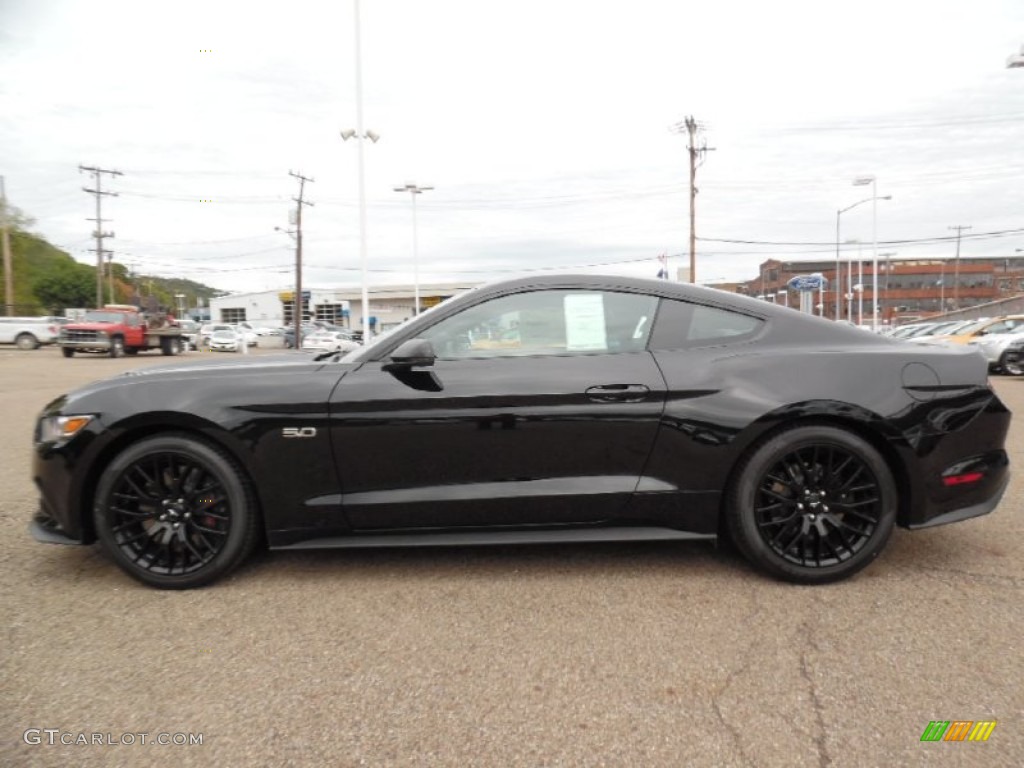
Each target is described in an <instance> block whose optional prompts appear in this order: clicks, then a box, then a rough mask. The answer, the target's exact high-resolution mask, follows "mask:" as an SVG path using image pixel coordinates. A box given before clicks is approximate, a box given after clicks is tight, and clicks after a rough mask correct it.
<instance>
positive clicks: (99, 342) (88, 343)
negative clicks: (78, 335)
mask: <svg viewBox="0 0 1024 768" xmlns="http://www.w3.org/2000/svg"><path fill="white" fill-rule="evenodd" d="M59 343H60V345H61V346H62V347H70V348H71V349H110V339H109V338H106V339H92V340H84V339H82V340H74V339H61V340H60V342H59Z"/></svg>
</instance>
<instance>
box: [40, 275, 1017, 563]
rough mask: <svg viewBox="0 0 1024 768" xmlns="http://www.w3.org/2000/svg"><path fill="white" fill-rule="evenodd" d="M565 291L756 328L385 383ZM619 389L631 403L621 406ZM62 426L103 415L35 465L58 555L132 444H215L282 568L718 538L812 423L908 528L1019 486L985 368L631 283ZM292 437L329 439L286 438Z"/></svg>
mask: <svg viewBox="0 0 1024 768" xmlns="http://www.w3.org/2000/svg"><path fill="white" fill-rule="evenodd" d="M560 287H569V288H582V289H604V290H615V291H625V292H638V293H652V294H654V295H658V296H660V297H662V298H663V299H670V300H671V299H674V300H682V301H690V302H695V303H697V304H702V305H706V306H712V307H720V308H723V309H729V310H732V311H737V312H741V313H745V314H748V315H750V316H752V317H757V318H761V319H762V320H763V321H764V324H763V327H762V329H761V331H760V332H759V333H758V334H757V335H756V337H755V338H752V339H747V340H744V341H741V342H737V343H723V344H717V345H708V346H703V347H701V346H693V347H690V348H682V349H678V350H672V349H657V350H652V351H648V352H639V353H624V354H604V355H597V354H595V355H576V356H543V357H541V356H538V357H516V358H501V357H494V358H483V359H473V360H437V361H436V362H435V364H434V365H433V366H432V367H431V368H429V369H424V370H419V371H412V372H408V371H405V372H403V371H396V370H390V371H389V370H386V369H387V368H388V367H389V366H388V364H387V363H388V360H389V355H390V353H391V352H392V351H393V350H394V349H396V348H397V347H398V346H399V345H400V344H401V343H402V342H404V341H406V340H408V339H412V338H417V334H418V333H419V332H420V331H421V330H422V329H424V328H427V327H429V326H430V325H432V324H433V323H435V322H437V321H438V320H441V319H444V318H445V317H448V316H451V315H453V314H455V313H456V312H459V311H461V310H463V309H465V308H466V307H467V306H469V305H471V304H475V303H478V302H482V301H485V300H488V299H491V298H495V297H497V296H500V295H504V294H507V293H515V292H520V291H526V290H533V289H551V288H560ZM655 325H656V327H657V320H656V321H655ZM477 371H479V372H483V373H484V375H480V374H478V373H476V372H477ZM621 386H625V387H627V388H629V387H637V389H626V390H623V394H622V396H620V397H615V396H612V397H610V398H609V397H607V395H608V393H609V392H611V393H612V394H613V395H614V394H615V392H616V390H615V387H621ZM593 387H598V388H602V389H600V390H598V391H596V392H595V391H594V390H593V389H592V388H593ZM645 390H646V391H645ZM58 412H60V413H90V414H95V415H96V416H97V418H96V419H95V421H94V422H93V423H92V424H90V425H89V426H88V427H87V428H86V430H85V432H84V433H83V434H80V435H79V436H77V437H76V438H74V439H72V440H71V441H69V442H67V443H64V444H57V445H53V444H46V443H42V444H37V445H36V451H35V461H34V476H35V479H36V483H37V485H38V486H39V487H40V489H41V491H42V495H43V507H44V510H45V511H46V512H47V514H48V515H49V516H50V517H51V518H53V519H54V520H55V521H56V523H57V524H58V525H59V526H60V528H61V529H62V531H63V533H64V535H66V536H67V537H69V538H70V539H74V540H79V541H86V542H88V541H91V540H92V539H93V538H94V533H93V531H92V523H91V511H92V510H91V497H92V493H93V491H94V490H95V486H96V483H97V480H98V477H99V475H100V473H101V472H102V467H103V466H104V465H105V464H106V463H107V462H108V461H109V460H110V459H111V458H112V457H113V456H114V455H116V453H117V452H118V451H119V450H120V449H121V448H122V447H123V446H125V445H127V444H129V443H130V442H132V441H133V440H135V439H138V438H140V437H142V436H145V435H149V434H152V433H154V432H156V431H166V430H179V431H185V432H193V433H196V434H199V435H202V436H204V437H205V438H206V439H208V440H210V441H213V442H215V443H217V444H219V445H221V446H222V447H223V448H224V449H226V450H227V451H228V452H229V453H230V454H231V455H232V456H233V457H234V458H235V459H236V461H237V462H238V463H239V464H240V465H241V466H242V467H243V468H244V470H245V472H246V473H247V474H248V475H249V477H250V478H251V479H253V480H254V481H255V488H256V491H257V496H258V499H259V503H260V507H261V511H262V514H263V519H264V523H265V526H266V529H267V539H268V542H269V544H270V545H271V546H274V547H286V546H303V545H310V544H315V543H316V540H317V539H323V540H325V541H326V540H329V539H336V538H337V537H344V536H352V535H363V534H365V533H380V532H381V531H382V530H389V531H409V530H412V531H423V530H438V529H441V530H444V529H462V528H470V529H474V528H480V527H491V526H502V527H505V528H507V529H510V530H511V529H516V528H530V527H535V526H538V525H551V526H579V525H586V526H630V525H635V526H641V525H644V526H663V527H668V528H673V529H678V530H683V531H688V532H691V533H694V534H697V535H701V536H709V537H710V536H714V535H715V533H716V531H717V530H718V524H719V513H720V507H721V499H722V494H723V492H724V491H725V490H726V489H727V488H728V487H729V484H730V482H731V481H732V479H733V477H732V473H733V472H734V470H735V467H736V465H737V462H738V461H739V460H740V458H741V457H742V456H743V455H744V453H745V452H746V451H747V450H748V449H750V447H751V446H753V445H755V444H756V443H757V442H758V441H759V440H761V439H762V438H764V437H765V436H766V435H767V434H769V433H770V432H772V431H773V430H775V429H778V428H779V427H782V426H786V425H792V424H795V423H798V422H801V421H802V422H808V421H813V422H827V423H831V424H835V425H840V426H844V427H846V428H847V429H850V430H852V431H855V432H857V433H858V434H860V435H862V436H863V437H865V438H867V439H868V440H869V441H870V442H871V443H872V444H874V445H875V446H876V448H878V449H879V451H880V452H881V453H882V454H883V456H884V457H885V458H886V459H887V460H888V462H889V464H890V466H892V468H893V470H894V474H895V475H896V479H897V483H898V485H899V486H900V489H901V509H900V514H899V522H900V524H902V525H904V526H909V527H918V526H922V525H926V524H928V523H929V522H930V521H935V520H941V519H943V518H942V516H946V517H947V518H948V519H956V516H957V515H958V514H960V513H962V511H963V510H973V512H972V513H973V514H981V513H983V512H987V511H989V510H990V509H991V507H992V506H994V504H995V502H996V501H998V498H999V495H1000V494H1001V490H1002V488H1003V487H1005V483H1006V480H1007V477H1008V473H1007V470H1006V459H1005V453H1004V452H1003V450H1002V447H1003V442H1004V439H1005V435H1006V431H1007V429H1008V425H1009V418H1010V417H1009V413H1008V411H1007V410H1006V409H1005V407H1004V406H1003V405H1002V404H1001V403H1000V401H999V400H998V398H997V397H996V396H995V395H994V393H993V392H992V391H991V389H989V388H988V386H987V384H986V366H985V364H984V361H983V359H982V358H981V356H980V355H978V354H977V353H976V352H975V351H973V350H969V349H964V350H945V349H940V348H937V347H924V346H918V345H911V344H908V343H903V342H900V341H894V340H890V339H885V338H881V337H876V336H874V335H872V334H867V333H865V332H864V331H861V330H859V329H854V328H847V327H844V326H842V325H840V324H836V323H832V322H830V321H827V320H823V319H820V318H814V317H809V316H807V315H803V314H800V313H798V312H795V311H793V310H789V309H785V308H782V307H776V306H773V305H769V304H766V303H764V302H758V301H755V300H752V299H747V298H745V297H738V296H733V295H730V294H724V293H720V292H716V291H711V290H707V289H700V288H693V287H690V286H686V285H680V284H675V283H669V282H665V281H646V280H633V279H628V278H602V277H558V278H539V279H538V278H526V279H523V280H520V281H513V282H506V283H503V284H500V285H497V286H493V287H484V288H480V289H476V290H474V291H471V292H469V293H467V294H464V295H462V296H460V297H456V298H455V299H452V300H450V301H448V302H445V303H443V304H441V305H439V306H437V307H435V308H432V309H431V310H429V311H428V312H425V313H423V314H422V315H421V316H420V317H418V318H416V319H415V320H413V321H411V322H410V323H408V324H407V325H405V326H403V327H402V328H400V329H398V330H396V331H395V332H393V333H392V334H391V335H390V336H388V337H387V338H386V339H382V340H381V341H380V342H378V343H377V344H376V345H371V346H369V347H365V348H362V349H361V350H358V351H356V352H354V353H352V354H350V355H348V356H346V357H345V358H344V359H343V360H342V361H341V362H323V363H318V362H312V361H310V360H309V358H308V356H300V355H299V353H293V354H292V355H290V356H283V357H282V358H281V359H278V360H273V361H269V360H268V358H257V359H254V360H252V361H245V362H241V363H239V362H232V363H230V364H225V365H209V364H200V365H186V366H173V367H168V368H166V369H147V370H145V371H140V372H132V373H129V374H125V375H122V376H119V377H116V378H114V379H110V380H107V381H104V382H98V383H95V384H92V385H90V386H88V387H85V388H83V389H81V390H78V391H77V392H74V393H72V394H70V395H67V396H65V397H64V398H61V399H59V400H57V401H55V402H54V403H52V404H51V405H50V406H49V407H48V409H47V413H58ZM968 426H970V427H971V428H970V429H969V430H968V429H966V428H967V427H968ZM285 428H296V429H300V430H306V432H304V433H303V434H309V430H310V429H314V430H316V432H315V436H314V437H298V438H291V439H289V438H286V437H284V433H283V430H284V429H285ZM964 462H974V464H975V465H976V466H983V467H984V468H985V472H986V475H985V478H984V480H983V481H982V482H980V483H977V484H975V485H973V486H971V487H970V488H969V489H966V490H965V489H963V488H959V487H957V488H946V487H944V486H943V484H942V481H941V475H942V473H943V472H946V471H947V470H948V469H949V467H951V466H954V465H956V464H958V463H964Z"/></svg>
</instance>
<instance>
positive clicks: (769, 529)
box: [726, 426, 897, 584]
mask: <svg viewBox="0 0 1024 768" xmlns="http://www.w3.org/2000/svg"><path fill="white" fill-rule="evenodd" d="M896 509H897V491H896V483H895V481H894V480H893V476H892V472H891V471H890V470H889V468H888V466H886V463H885V461H884V460H883V458H882V457H881V456H880V455H879V453H878V451H876V450H875V449H874V448H873V447H872V446H871V445H870V444H869V443H868V442H867V441H865V440H863V439H862V438H860V437H858V436H857V435H854V434H852V433H850V432H847V431H845V430H842V429H837V428H835V427H826V426H806V427H794V428H792V429H789V430H786V431H785V432H781V433H779V434H777V435H775V436H774V437H772V438H770V439H769V440H767V441H766V442H764V443H762V444H761V445H760V446H758V447H757V448H756V449H755V450H754V451H753V452H752V453H751V454H750V455H749V456H747V457H746V458H745V459H744V460H743V462H742V464H741V465H740V468H739V477H738V480H737V482H735V483H734V484H733V487H732V489H731V490H730V492H729V496H728V499H727V506H726V517H727V522H728V525H729V532H730V534H731V535H732V538H733V540H734V541H735V542H736V544H737V546H738V547H739V549H740V551H742V552H743V554H744V555H746V557H747V559H748V560H750V561H751V562H752V563H753V564H754V565H755V566H756V567H757V568H759V569H760V570H762V571H765V572H767V573H769V574H772V575H774V576H777V577H780V578H783V579H785V580H787V581H793V582H798V583H802V584H823V583H826V582H830V581H838V580H840V579H845V578H847V577H848V576H852V575H853V574H854V573H856V572H857V571H859V570H860V569H861V568H864V567H865V566H867V565H868V564H869V563H870V562H871V561H872V560H874V559H875V557H877V556H878V554H879V553H880V552H881V551H882V549H883V548H884V547H885V544H886V542H887V541H888V539H889V535H890V533H892V528H893V525H894V524H895V522H896Z"/></svg>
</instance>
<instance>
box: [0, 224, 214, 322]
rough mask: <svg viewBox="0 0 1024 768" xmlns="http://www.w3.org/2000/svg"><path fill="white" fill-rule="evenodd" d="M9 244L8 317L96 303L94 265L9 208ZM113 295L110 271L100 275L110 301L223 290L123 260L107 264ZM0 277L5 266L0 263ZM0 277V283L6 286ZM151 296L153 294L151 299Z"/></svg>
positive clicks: (201, 295) (164, 299) (193, 299)
mask: <svg viewBox="0 0 1024 768" xmlns="http://www.w3.org/2000/svg"><path fill="white" fill-rule="evenodd" d="M7 213H8V225H9V232H10V244H11V274H12V275H13V277H14V302H13V306H12V307H11V308H10V310H9V311H8V312H7V314H9V315H25V316H32V315H63V314H64V311H65V309H67V308H69V307H94V306H95V305H96V267H95V266H91V265H89V264H82V263H80V262H78V261H75V259H73V258H72V257H71V255H70V254H68V253H67V252H65V251H62V250H61V249H60V248H57V247H56V246H54V245H52V244H51V243H49V242H47V241H46V239H45V238H43V237H41V236H40V235H37V234H33V233H32V232H30V231H29V227H30V226H31V225H32V220H31V219H29V218H27V217H26V216H24V215H23V214H22V213H21V212H20V211H18V210H17V209H16V208H13V207H11V208H9V209H8V212H7ZM110 270H111V272H112V273H113V289H114V296H113V299H111V296H110V292H109V286H110V282H111V281H110V275H108V274H104V276H103V301H104V303H112V304H139V305H142V306H146V305H150V304H153V303H155V304H158V305H161V306H166V307H172V308H173V307H174V306H175V305H176V302H175V299H174V295H175V294H176V293H183V294H185V296H186V297H187V299H186V301H187V304H188V306H190V307H191V306H196V304H197V303H198V302H197V299H201V300H202V304H204V305H209V300H210V298H211V297H212V296H218V295H220V294H222V293H223V291H219V290H217V289H216V288H211V287H209V286H208V285H203V284H202V283H197V282H194V281H192V280H186V279H184V278H167V277H152V276H149V275H141V274H139V275H133V274H130V273H129V272H128V270H127V268H126V267H125V266H124V265H123V264H118V263H117V262H113V263H112V264H110ZM0 275H3V265H2V264H0ZM5 279H6V275H3V278H0V285H4V284H5V283H4V280H5ZM150 296H152V297H153V299H152V300H150V298H149V297H150Z"/></svg>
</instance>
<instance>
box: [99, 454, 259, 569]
mask: <svg viewBox="0 0 1024 768" xmlns="http://www.w3.org/2000/svg"><path fill="white" fill-rule="evenodd" d="M93 520H94V522H95V526H96V535H97V537H98V538H99V540H100V543H101V545H102V547H103V549H104V551H105V552H106V553H107V555H108V556H109V557H110V558H111V559H112V560H113V561H114V562H115V563H116V564H117V565H118V566H119V567H120V568H121V569H122V570H124V571H125V572H126V573H128V574H129V575H130V576H132V577H133V578H135V579H138V580H139V581H141V582H143V583H144V584H148V585H149V586H152V587H157V588H160V589H191V588H193V587H200V586H203V585H205V584H209V583H211V582H213V581H215V580H216V579H219V578H221V577H223V576H225V575H226V574H227V573H229V572H230V571H232V570H233V569H234V568H236V567H238V565H240V564H241V563H242V561H244V560H245V559H246V557H248V555H249V554H250V553H251V552H252V550H253V548H254V547H255V545H256V542H257V540H258V531H257V528H258V522H259V513H258V511H257V508H256V503H255V496H254V494H253V491H252V487H251V486H250V484H249V482H248V480H247V479H246V477H245V476H244V474H243V473H242V471H241V470H240V469H239V467H238V465H237V464H236V463H235V461H234V460H233V459H232V458H231V457H230V456H229V455H228V454H227V453H225V452H224V451H223V450H221V449H220V448H217V447H215V446H213V445H210V444H208V443H206V442H203V441H200V440H197V439H195V438H193V437H189V436H186V435H181V434H169V435H162V436H157V437H151V438H146V439H143V440H140V441H139V442H137V443H134V444H132V445H130V446H129V447H128V448H126V449H125V450H124V451H122V452H121V453H120V454H118V455H117V456H116V457H115V458H114V460H113V461H112V462H111V463H110V464H109V465H108V466H107V467H106V468H105V469H104V471H103V475H102V479H101V480H100V484H99V487H98V488H97V489H96V498H95V504H94V508H93Z"/></svg>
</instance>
